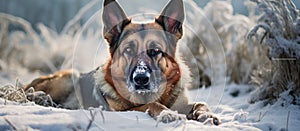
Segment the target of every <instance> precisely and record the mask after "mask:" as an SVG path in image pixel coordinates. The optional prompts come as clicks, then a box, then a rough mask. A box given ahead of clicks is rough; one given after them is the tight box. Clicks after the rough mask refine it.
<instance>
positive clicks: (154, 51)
mask: <svg viewBox="0 0 300 131" xmlns="http://www.w3.org/2000/svg"><path fill="white" fill-rule="evenodd" d="M161 52H162V51H161V49H159V48H158V47H157V48H154V49H149V50H148V51H147V53H148V55H149V56H151V57H155V56H157V55H159V54H160V53H161Z"/></svg>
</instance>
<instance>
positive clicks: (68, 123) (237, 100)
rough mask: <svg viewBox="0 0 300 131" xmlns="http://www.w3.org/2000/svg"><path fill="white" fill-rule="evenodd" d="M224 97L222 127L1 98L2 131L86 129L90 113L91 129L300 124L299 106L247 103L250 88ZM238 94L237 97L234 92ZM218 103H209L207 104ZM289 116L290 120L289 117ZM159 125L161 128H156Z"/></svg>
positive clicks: (195, 94)
mask: <svg viewBox="0 0 300 131" xmlns="http://www.w3.org/2000/svg"><path fill="white" fill-rule="evenodd" d="M225 88H226V89H225V92H224V94H223V93H222V92H217V93H216V94H218V96H216V97H214V98H216V99H219V98H220V97H221V95H222V94H223V97H222V100H221V103H220V104H219V105H214V106H211V107H212V110H213V111H214V112H215V113H217V114H218V115H219V116H220V118H221V119H222V121H223V123H222V124H221V125H220V126H214V125H204V124H202V123H199V122H196V121H191V120H190V121H177V122H172V123H169V124H163V123H157V122H156V121H155V120H154V119H152V118H151V117H149V116H148V115H147V114H146V113H143V112H107V111H103V116H104V118H103V117H102V115H101V110H100V109H97V108H95V109H92V110H91V111H89V110H66V109H57V108H52V107H42V106H39V105H35V104H34V103H27V104H18V103H14V102H9V101H5V100H3V99H0V104H1V105H0V109H1V110H0V116H1V119H0V129H1V130H13V129H16V130H46V131H47V130H86V129H87V128H88V125H89V124H90V120H91V119H92V118H91V114H90V113H91V112H92V114H93V113H96V114H95V115H94V116H95V117H94V121H93V122H92V123H91V125H90V128H89V129H90V130H149V131H150V130H199V129H201V130H202V129H203V130H204V129H205V130H222V131H223V130H248V131H249V130H251V131H252V130H254V131H255V130H271V131H276V130H285V128H286V127H288V130H290V131H295V130H297V128H298V124H299V123H300V117H299V116H300V112H299V107H296V106H292V105H291V106H288V107H282V106H281V103H280V102H277V103H276V104H274V105H267V106H263V104H262V103H257V104H248V98H249V93H246V92H247V90H248V89H249V86H247V85H229V86H226V87H225ZM213 90H219V91H222V90H223V87H222V86H216V87H211V88H208V89H197V90H193V91H189V96H190V98H191V100H192V101H203V100H204V99H206V98H207V97H208V95H212V94H211V93H210V92H213ZM237 91H239V93H238V94H237V96H236V97H232V95H231V94H232V93H236V92H237ZM204 94H206V95H204ZM209 101H215V100H207V101H206V102H208V103H209ZM288 113H289V119H287V118H288ZM157 124H158V125H157Z"/></svg>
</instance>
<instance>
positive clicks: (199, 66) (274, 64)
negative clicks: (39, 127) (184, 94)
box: [0, 0, 300, 130]
mask: <svg viewBox="0 0 300 131" xmlns="http://www.w3.org/2000/svg"><path fill="white" fill-rule="evenodd" d="M119 1H120V4H121V5H122V6H124V9H125V10H126V12H127V13H128V15H129V16H135V18H136V19H139V18H140V17H141V16H142V17H148V16H153V15H152V14H158V12H159V11H160V9H161V8H162V6H163V5H165V3H166V2H167V1H160V2H158V1H157V2H158V3H159V4H158V5H160V6H159V7H158V8H157V9H153V10H152V9H150V6H151V5H153V2H149V4H145V5H149V8H148V7H144V8H139V9H136V8H132V5H130V4H127V6H126V2H124V1H121V0H119ZM148 1H151V0H148ZM101 2H102V1H99V0H92V1H90V2H89V3H88V4H87V5H86V6H84V7H83V8H82V9H81V10H79V12H78V13H77V15H76V16H74V18H73V19H71V20H70V21H69V22H68V23H67V24H66V25H65V27H64V28H63V30H62V31H61V32H57V31H55V30H53V29H51V28H49V27H47V26H45V25H44V24H43V23H40V24H37V25H31V24H30V23H29V22H27V21H26V20H24V19H22V18H20V17H16V16H13V15H10V14H4V13H0V97H2V98H4V99H7V100H11V101H15V102H20V103H26V102H29V101H34V102H36V104H40V105H45V106H55V107H56V106H58V105H56V104H55V103H53V102H52V101H51V97H49V96H48V95H47V94H44V93H43V92H35V91H34V90H28V91H27V92H25V91H24V90H23V89H22V88H21V87H22V86H23V84H26V83H29V82H30V81H31V80H33V79H34V78H36V77H38V76H40V75H46V74H50V73H53V72H55V71H58V70H60V69H66V68H76V69H77V70H79V71H81V72H88V71H90V70H92V69H94V68H96V67H97V66H99V65H102V64H103V63H104V62H106V58H108V52H107V47H106V43H105V41H104V40H103V38H102V23H101V19H100V18H101V11H97V12H95V10H94V9H95V8H97V6H99V3H101ZM184 4H185V10H186V19H185V23H184V27H185V28H184V29H185V30H184V33H185V34H184V37H183V39H182V40H181V41H180V44H181V45H180V49H179V52H181V53H180V55H181V57H183V59H184V60H185V62H186V63H187V64H188V66H189V67H190V68H191V72H192V73H193V74H192V76H193V78H195V79H196V80H203V79H204V78H203V77H201V76H203V74H206V75H207V77H209V78H210V79H211V82H212V85H213V87H214V85H218V86H220V87H221V86H222V87H225V85H231V84H233V85H235V84H237V86H234V87H235V88H228V89H227V88H226V89H223V88H220V90H217V89H215V91H214V89H213V91H212V94H213V93H217V94H218V95H220V97H223V96H221V95H222V94H223V93H224V91H228V90H229V92H230V95H231V96H233V97H236V96H239V95H245V94H249V93H251V96H250V98H244V97H243V96H241V98H240V99H241V100H243V101H242V102H244V103H243V104H248V103H247V102H249V103H251V104H257V103H258V105H256V106H254V107H249V105H243V104H241V103H239V104H236V105H238V106H235V107H237V108H242V107H240V106H241V105H242V106H245V107H249V108H251V109H252V108H253V110H255V107H256V108H262V107H261V106H259V105H260V104H261V103H262V105H263V106H264V107H266V108H269V106H270V105H268V104H274V103H276V102H280V104H281V106H288V105H300V81H299V80H300V61H299V59H300V17H299V15H300V14H299V10H298V9H297V7H295V5H294V4H293V3H292V2H291V0H251V1H250V0H245V5H246V6H247V7H248V10H249V16H245V15H240V14H234V13H233V7H232V5H231V2H229V1H211V2H209V3H208V4H207V5H206V6H205V7H204V8H203V9H200V8H199V7H198V6H197V5H196V4H195V3H194V2H193V1H190V0H186V1H185V3H184ZM141 11H142V13H143V12H147V13H145V14H143V15H136V14H135V13H136V12H141ZM91 12H92V13H94V15H92V16H91V17H90V19H89V20H88V21H87V22H86V23H85V24H81V23H80V22H81V20H82V19H83V18H86V16H87V14H90V13H91ZM151 13H152V14H151ZM199 23H201V24H199ZM12 27H13V28H12ZM33 27H36V28H37V30H35V29H33ZM184 43H188V44H184ZM190 56H193V57H190ZM193 82H196V83H197V84H198V85H201V84H203V83H201V82H200V81H193ZM8 83H9V84H8ZM7 84H8V85H7ZM240 85H241V86H240ZM242 85H243V86H242ZM244 85H246V86H244ZM191 88H198V87H191ZM199 90H200V89H199ZM200 91H202V89H201V90H200ZM205 91H206V90H205ZM205 91H204V92H205ZM207 92H208V91H206V92H205V93H207ZM209 93H211V92H210V91H209ZM197 95H198V92H197ZM204 96H205V94H204ZM211 97H214V96H211ZM233 97H230V98H229V97H224V99H226V100H225V101H226V102H228V103H230V102H231V100H230V99H233ZM227 98H228V99H227ZM247 100H249V101H247ZM239 102H241V101H239ZM218 104H220V103H218ZM223 104H224V103H223ZM217 108H219V109H220V110H221V111H222V112H221V113H223V115H224V112H225V113H226V112H228V110H229V109H230V110H233V109H231V108H229V107H227V106H225V105H222V106H221V107H217ZM227 109H228V110H227ZM251 109H249V110H251ZM297 109H298V108H297ZM216 110H217V109H216ZM237 110H239V109H237ZM273 112H275V111H273ZM250 113H251V112H250ZM265 113H267V111H265ZM274 114H275V113H274ZM226 115H228V114H226ZM230 115H231V117H232V121H235V120H236V121H239V122H245V121H247V120H246V119H247V117H248V116H249V117H251V121H254V118H253V117H254V116H250V114H249V113H248V112H247V111H243V110H240V111H239V112H238V113H235V114H230ZM264 115H265V114H261V112H260V115H259V121H260V120H261V119H262V118H261V117H264ZM276 115H277V114H276ZM282 115H283V114H280V115H279V116H282ZM266 119H267V118H266ZM270 119H271V118H270ZM297 119H299V118H297ZM223 120H224V119H223ZM255 121H256V120H255ZM271 121H272V120H271ZM279 121H280V120H279ZM226 122H231V119H227V118H225V123H226ZM224 125H225V127H226V126H227V127H231V126H232V125H230V124H227V125H226V124H224ZM233 125H235V123H234V124H233ZM250 125H252V124H251V123H250ZM255 126H256V127H258V128H260V129H265V130H267V129H270V128H271V127H269V126H270V125H268V124H266V125H259V124H258V125H255ZM112 127H113V126H112ZM295 127H296V126H295ZM240 128H242V126H241V127H236V129H240ZM250 129H251V128H250ZM273 129H274V128H273ZM275 129H278V128H275ZM286 129H287V128H286ZM293 129H296V128H293Z"/></svg>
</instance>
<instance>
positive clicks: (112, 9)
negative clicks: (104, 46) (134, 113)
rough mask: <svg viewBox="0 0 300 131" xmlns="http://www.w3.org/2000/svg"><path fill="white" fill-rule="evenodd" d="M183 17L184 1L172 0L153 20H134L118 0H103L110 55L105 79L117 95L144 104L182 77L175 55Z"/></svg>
mask: <svg viewBox="0 0 300 131" xmlns="http://www.w3.org/2000/svg"><path fill="white" fill-rule="evenodd" d="M183 19H184V9H183V2H182V0H171V1H170V2H169V3H168V4H167V6H166V7H165V8H164V9H163V11H162V13H161V14H160V15H159V16H158V17H157V18H155V21H153V22H150V23H149V22H148V23H134V22H132V21H131V19H130V18H128V17H127V16H126V14H125V12H124V11H123V10H122V8H121V7H120V5H119V4H118V3H117V2H116V1H114V0H105V1H104V10H103V23H104V29H103V34H104V37H105V39H106V40H107V42H108V43H109V52H110V54H111V59H110V60H109V62H108V63H107V65H106V67H105V80H106V81H107V82H108V83H109V84H111V85H112V86H113V87H114V88H115V89H116V91H117V93H118V94H120V95H121V96H123V97H124V98H126V99H127V100H130V101H131V102H135V103H142V104H145V103H149V102H153V101H155V100H157V99H159V98H160V96H161V95H162V94H163V93H165V92H168V91H170V90H172V87H174V85H175V84H176V83H177V82H178V81H179V79H180V69H179V65H178V64H177V63H176V60H175V58H174V57H175V51H176V44H177V41H178V40H179V39H180V38H181V37H182V22H183Z"/></svg>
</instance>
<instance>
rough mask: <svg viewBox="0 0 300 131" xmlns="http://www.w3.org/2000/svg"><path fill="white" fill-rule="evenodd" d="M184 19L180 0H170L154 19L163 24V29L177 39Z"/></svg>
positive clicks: (180, 33) (180, 34)
mask: <svg viewBox="0 0 300 131" xmlns="http://www.w3.org/2000/svg"><path fill="white" fill-rule="evenodd" d="M183 20H184V9H183V2H182V0H171V1H170V2H169V3H168V4H167V5H166V7H165V8H164V9H163V11H162V12H161V14H160V16H159V17H158V18H156V19H155V21H156V22H157V23H159V24H160V25H162V26H163V28H164V30H165V31H168V32H169V33H172V34H174V35H175V36H176V37H177V38H178V39H180V38H181V37H182V23H183Z"/></svg>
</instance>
